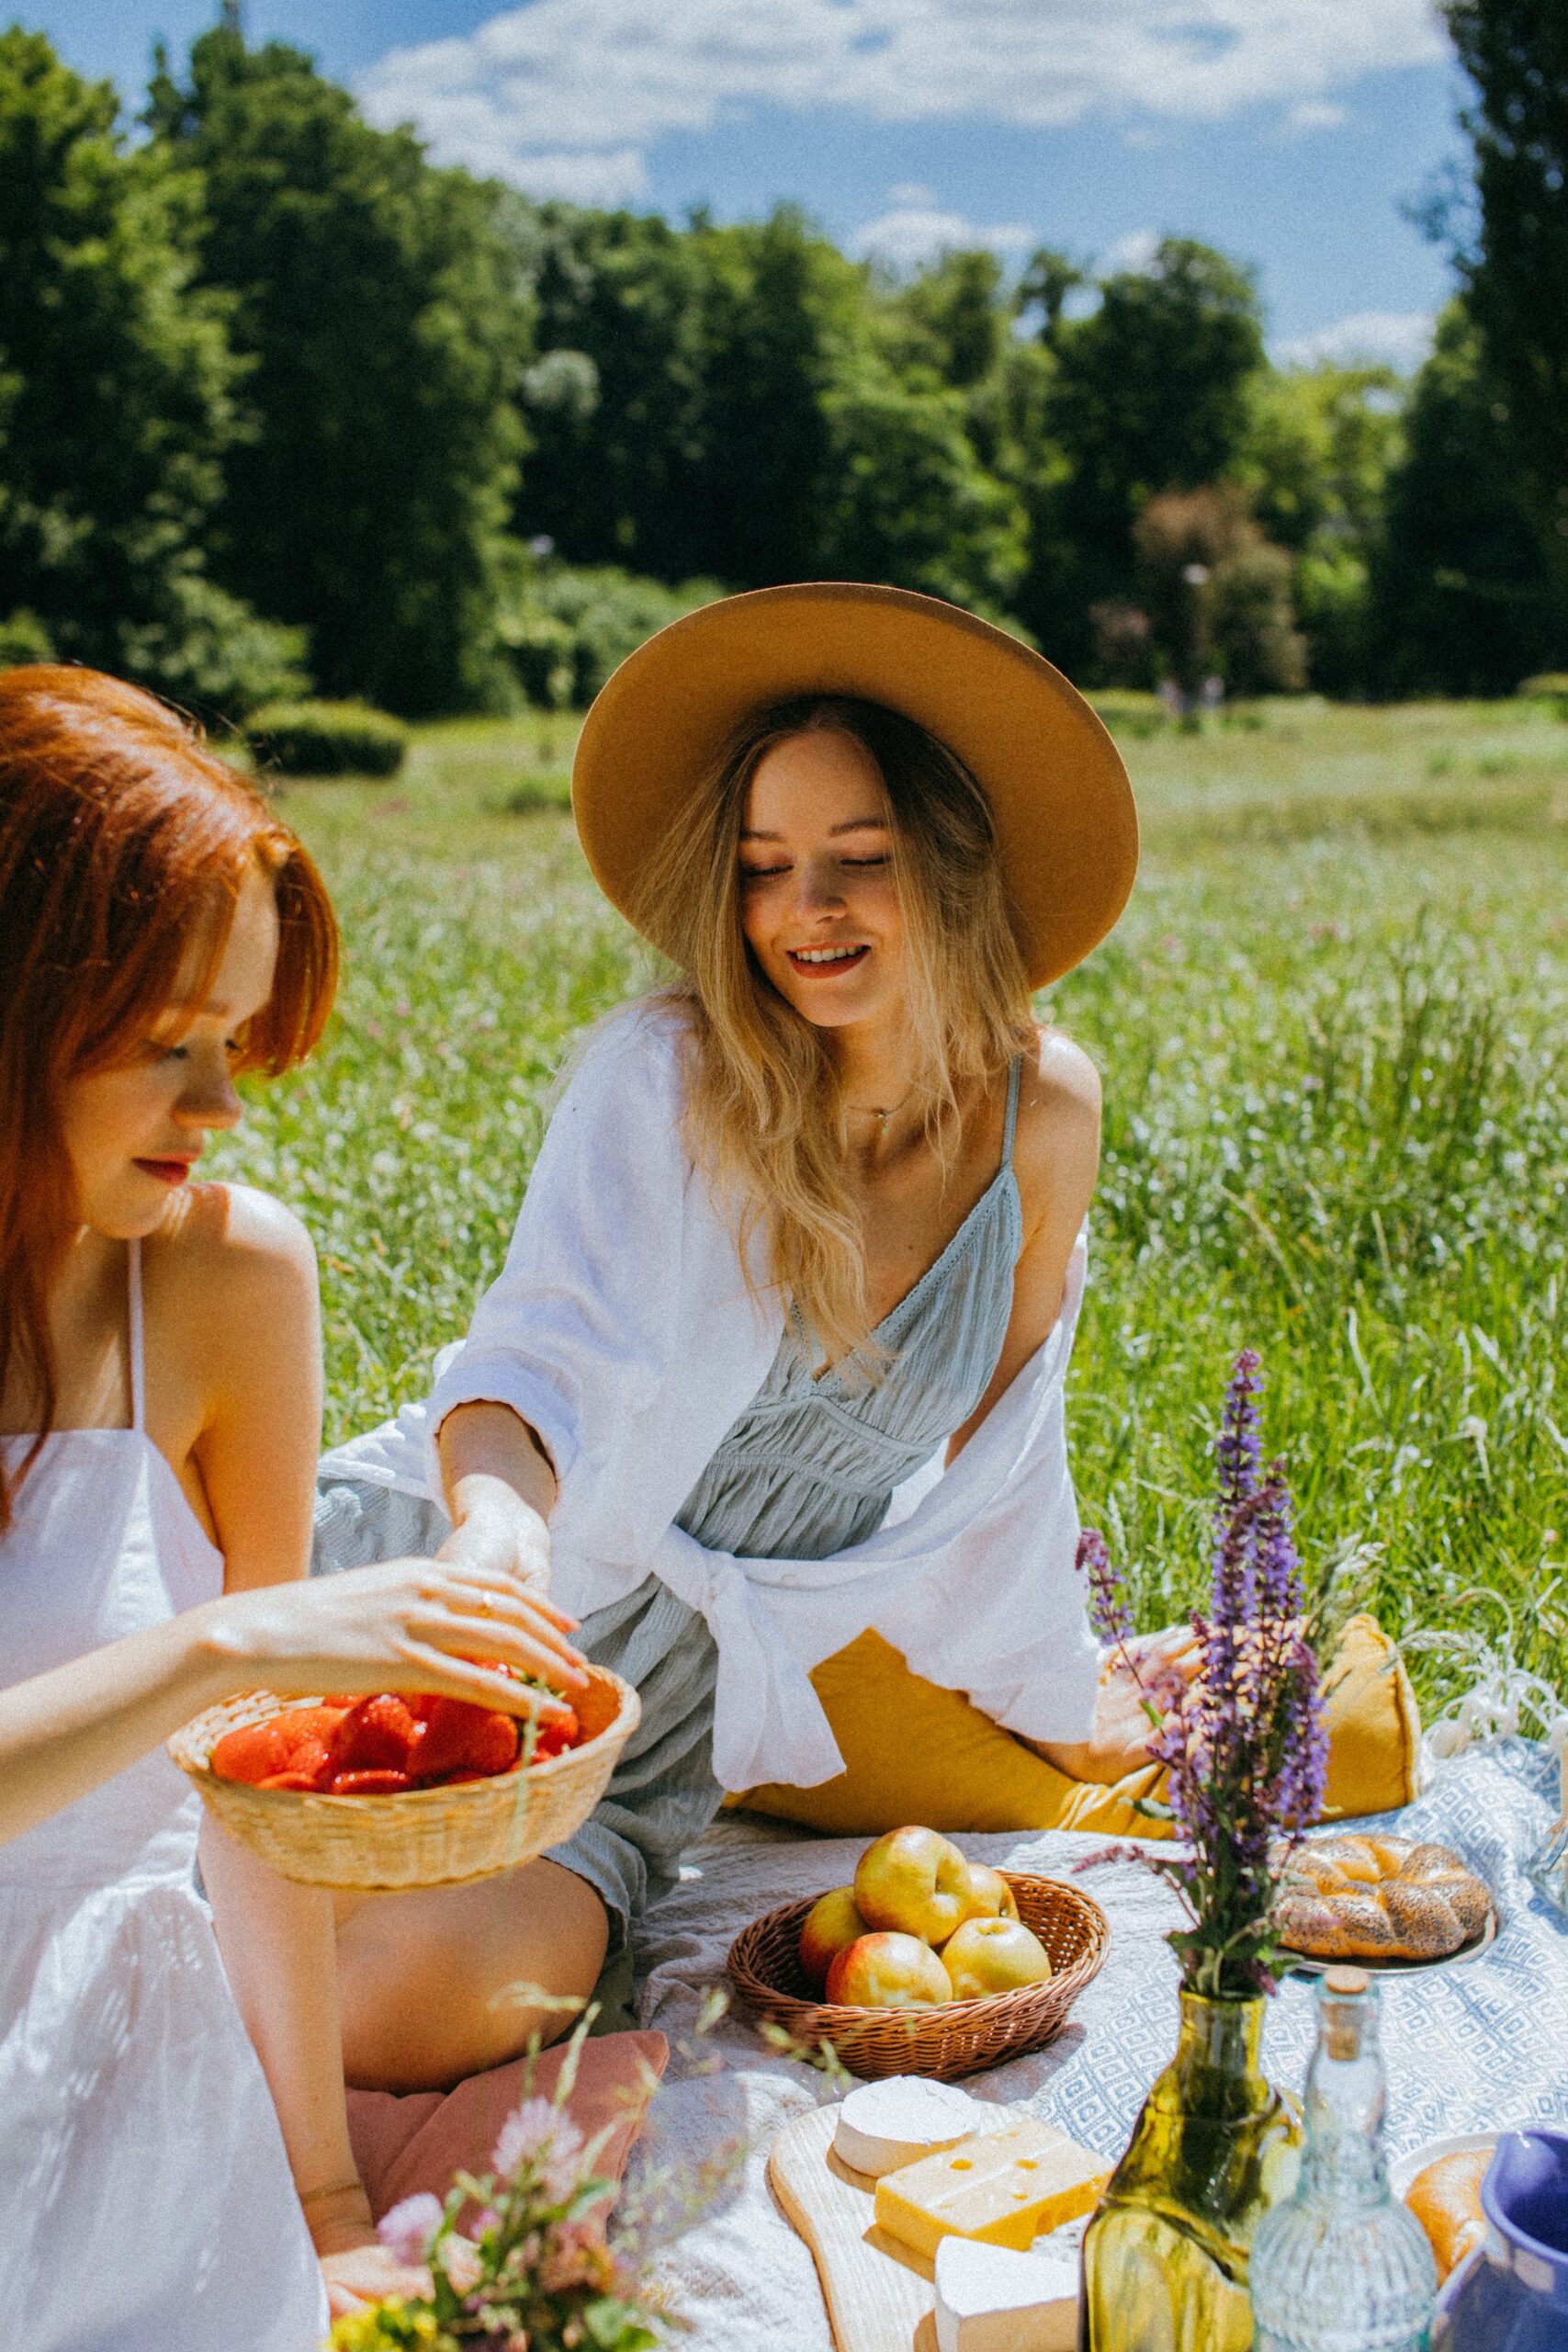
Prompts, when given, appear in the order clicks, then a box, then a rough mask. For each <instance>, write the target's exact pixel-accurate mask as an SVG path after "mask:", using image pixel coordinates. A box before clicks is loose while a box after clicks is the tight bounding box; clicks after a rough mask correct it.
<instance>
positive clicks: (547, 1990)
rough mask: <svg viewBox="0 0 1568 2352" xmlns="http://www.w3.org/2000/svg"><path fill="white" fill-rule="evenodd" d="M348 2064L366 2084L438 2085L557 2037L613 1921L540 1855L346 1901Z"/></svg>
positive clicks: (593, 1973)
mask: <svg viewBox="0 0 1568 2352" xmlns="http://www.w3.org/2000/svg"><path fill="white" fill-rule="evenodd" d="M344 1914H345V1915H346V1916H342V1917H340V1927H339V1934H338V1968H339V1982H340V1986H341V1993H342V2002H343V2034H344V2071H345V2073H346V2075H347V2077H348V2079H349V2081H350V2082H351V2083H354V2084H355V2085H357V2086H360V2087H362V2088H366V2089H378V2090H416V2089H417V2090H428V2089H442V2088H445V2087H446V2086H448V2085H450V2084H452V2083H454V2082H457V2081H459V2080H461V2079H462V2077H463V2076H464V2075H471V2074H478V2073H479V2072H481V2071H482V2070H483V2069H484V2068H486V2067H489V2066H496V2065H501V2064H504V2063H505V2062H506V2061H507V2060H508V2059H511V2058H514V2057H517V2056H518V2055H519V2054H520V2053H521V2052H523V2051H524V2050H525V2049H526V2048H527V2046H528V2044H529V2042H530V2041H531V2040H532V2039H533V2038H534V2037H535V2036H536V2035H537V2037H538V2039H539V2040H540V2041H542V2042H548V2041H556V2040H558V2038H559V2036H560V2035H561V2034H563V2033H565V2032H566V2031H567V2030H568V2029H569V2027H570V2025H571V2023H572V2020H573V2018H575V2017H576V2016H577V2014H578V2013H579V2011H580V2010H581V2006H582V2004H583V2003H584V2001H586V2000H587V1998H588V1997H589V1996H590V1995H591V1994H592V1989H593V1985H594V1984H595V1982H596V1980H597V1978H598V1975H599V1972H600V1969H601V1968H602V1967H603V1965H604V1954H605V1951H606V1949H607V1945H608V1939H609V1918H608V1915H607V1913H606V1912H605V1909H604V1905H603V1903H602V1902H601V1901H600V1899H599V1897H598V1895H597V1894H595V1893H594V1892H593V1889H592V1887H591V1886H589V1885H588V1884H587V1883H586V1882H585V1881H584V1880H582V1879H580V1878H578V1877H577V1876H576V1874H575V1873H574V1872H573V1871H568V1870H563V1869H561V1868H560V1867H559V1865H558V1864H557V1863H554V1862H549V1861H545V1860H540V1861H537V1862H531V1863H529V1864H528V1865H527V1866H526V1867H525V1869H523V1870H520V1871H509V1872H507V1873H506V1874H505V1875H504V1876H502V1877H499V1878H494V1879H486V1880H483V1881H481V1882H479V1883H478V1884H477V1885H474V1886H465V1887H446V1888H434V1889H430V1890H427V1891H422V1892H419V1893H415V1894H388V1895H380V1896H374V1897H371V1898H369V1899H367V1900H365V1901H363V1902H361V1903H359V1904H358V1905H355V1906H354V1907H353V1909H352V1910H349V1909H348V1906H346V1905H345V1906H344Z"/></svg>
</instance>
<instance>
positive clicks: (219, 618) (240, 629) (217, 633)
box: [118, 564, 310, 726]
mask: <svg viewBox="0 0 1568 2352" xmlns="http://www.w3.org/2000/svg"><path fill="white" fill-rule="evenodd" d="M156 606H157V609H156V611H155V612H154V613H152V614H151V615H149V616H147V617H145V618H143V619H141V620H140V621H136V622H127V623H125V624H124V625H122V627H121V628H120V629H119V631H118V667H119V668H120V669H121V670H123V671H124V673H125V674H126V676H127V677H128V678H132V679H134V680H135V682H136V684H138V685H139V686H148V687H150V688H151V689H152V692H153V693H154V694H155V695H165V696H166V697H167V699H168V700H169V701H170V702H175V703H178V704H180V705H181V707H183V708H185V709H186V710H194V711H196V712H197V714H198V715H199V716H200V717H201V718H204V719H207V720H209V722H210V721H213V720H218V721H221V722H226V723H227V724H229V725H231V726H243V725H244V723H245V721H246V718H247V717H248V715H249V714H250V713H251V712H252V711H254V710H258V709H260V708H261V707H262V706H263V705H264V704H273V705H277V706H282V705H285V704H290V703H293V702H295V701H296V700H297V699H298V697H299V696H300V695H308V694H309V693H310V673H309V671H308V670H307V669H306V667H305V648H306V633H305V631H304V630H303V629H302V628H290V627H288V625H286V624H285V623H284V622H282V621H269V620H264V619H263V617H262V616H261V615H260V614H259V613H255V612H253V611H252V609H251V607H250V605H247V604H245V603H244V602H243V599H242V598H241V597H239V596H231V594H229V591H228V590H227V589H226V588H220V587H219V585H218V583H217V582H216V581H213V580H209V579H208V577H207V575H206V574H205V572H202V571H197V569H196V568H195V567H194V566H192V565H188V564H187V565H183V566H175V567H171V569H170V571H168V573H167V574H166V575H165V577H164V581H163V582H162V583H161V586H160V590H159V594H158V596H157V599H156Z"/></svg>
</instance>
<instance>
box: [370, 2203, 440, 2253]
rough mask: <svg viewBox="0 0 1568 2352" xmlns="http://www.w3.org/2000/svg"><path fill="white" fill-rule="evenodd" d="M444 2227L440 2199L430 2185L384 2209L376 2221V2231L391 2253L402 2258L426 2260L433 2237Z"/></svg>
mask: <svg viewBox="0 0 1568 2352" xmlns="http://www.w3.org/2000/svg"><path fill="white" fill-rule="evenodd" d="M440 2227H441V2199H440V2198H439V2197H433V2196H432V2195H431V2194H430V2192H429V2190H428V2189H421V2190H420V2192H419V2194H418V2195H417V2196H416V2197H405V2198H404V2199H403V2200H402V2203H401V2204H400V2205H394V2206H393V2207H392V2209H391V2211H390V2212H388V2213H383V2214H382V2216H381V2218H380V2220H379V2221H378V2222H377V2224H376V2234H377V2236H378V2238H379V2239H380V2241H381V2244H382V2245H384V2246H385V2247H386V2249H387V2251H388V2253H389V2254H390V2255H394V2256H396V2257H397V2259H398V2261H400V2262H408V2263H415V2262H423V2260H424V2258H425V2252H426V2249H427V2248H428V2246H429V2245H430V2241H431V2239H432V2238H433V2237H434V2234H435V2233H436V2231H437V2230H438V2229H439V2228H440Z"/></svg>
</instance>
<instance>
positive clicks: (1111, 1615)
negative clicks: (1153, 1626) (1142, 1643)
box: [1077, 1527, 1133, 1648]
mask: <svg viewBox="0 0 1568 2352" xmlns="http://www.w3.org/2000/svg"><path fill="white" fill-rule="evenodd" d="M1077 1570H1078V1573H1079V1575H1080V1576H1083V1577H1088V1579H1089V1623H1090V1624H1091V1625H1092V1626H1093V1627H1094V1630H1095V1632H1096V1633H1097V1634H1099V1635H1100V1640H1101V1641H1102V1642H1105V1643H1107V1644H1108V1645H1110V1646H1111V1647H1112V1648H1120V1647H1121V1646H1122V1644H1123V1643H1125V1642H1127V1641H1130V1640H1131V1638H1132V1633H1133V1611H1132V1610H1131V1608H1130V1607H1129V1606H1128V1601H1127V1592H1126V1588H1125V1586H1124V1585H1123V1584H1122V1579H1121V1577H1119V1576H1118V1575H1117V1573H1116V1570H1115V1569H1114V1568H1113V1567H1112V1566H1111V1553H1110V1549H1109V1547H1108V1545H1107V1544H1106V1541H1105V1538H1104V1536H1103V1535H1102V1534H1101V1533H1100V1530H1099V1528H1098V1527H1086V1528H1085V1529H1084V1532H1083V1533H1082V1534H1081V1535H1080V1536H1079V1537H1078V1548H1077Z"/></svg>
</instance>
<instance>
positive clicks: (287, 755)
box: [244, 702, 409, 775]
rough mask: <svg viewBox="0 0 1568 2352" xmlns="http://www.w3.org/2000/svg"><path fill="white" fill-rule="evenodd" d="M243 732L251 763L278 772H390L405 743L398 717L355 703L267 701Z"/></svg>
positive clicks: (406, 735)
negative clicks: (248, 746) (251, 758)
mask: <svg viewBox="0 0 1568 2352" xmlns="http://www.w3.org/2000/svg"><path fill="white" fill-rule="evenodd" d="M244 731H245V737H246V740H247V741H248V742H249V744H250V747H251V750H252V751H253V752H254V754H255V759H256V764H257V765H258V766H259V767H261V768H264V769H266V768H270V769H271V770H272V771H273V772H274V774H276V775H396V774H397V772H398V770H399V769H400V767H401V766H402V763H403V760H404V757H405V756H406V754H407V752H408V747H409V732H408V729H407V728H406V727H405V726H404V725H403V723H402V721H401V719H400V718H389V716H388V714H387V713H386V711H384V710H372V709H371V707H370V706H369V705H368V703H361V702H279V703H267V704H265V706H264V707H262V708H261V709H260V710H257V711H254V712H253V713H252V714H251V717H250V718H248V719H247V720H246V722H245V730H244Z"/></svg>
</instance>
